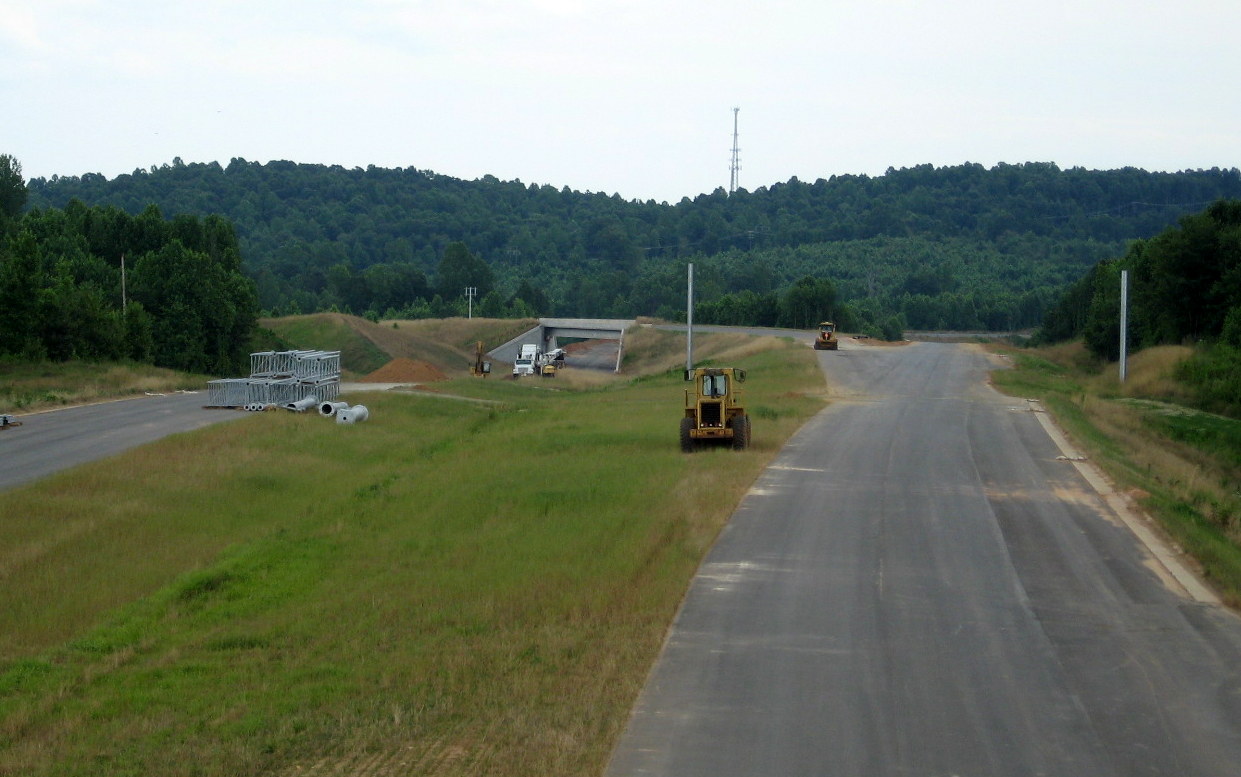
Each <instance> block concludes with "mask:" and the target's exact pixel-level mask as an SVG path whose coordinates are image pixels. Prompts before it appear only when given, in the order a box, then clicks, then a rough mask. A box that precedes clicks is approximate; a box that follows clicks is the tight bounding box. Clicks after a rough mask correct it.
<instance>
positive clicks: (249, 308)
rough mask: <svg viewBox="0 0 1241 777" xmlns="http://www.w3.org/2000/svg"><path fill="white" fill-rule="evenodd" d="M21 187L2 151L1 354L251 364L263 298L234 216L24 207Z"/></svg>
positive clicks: (198, 366) (229, 369) (212, 368)
mask: <svg viewBox="0 0 1241 777" xmlns="http://www.w3.org/2000/svg"><path fill="white" fill-rule="evenodd" d="M23 190H24V183H23V182H22V180H21V166H20V164H19V163H17V162H16V160H14V159H13V158H12V157H10V156H8V155H0V204H2V206H3V211H2V212H0V356H5V355H7V356H11V357H18V358H23V359H31V360H41V359H52V360H66V359H72V358H81V359H109V360H110V359H130V360H134V361H139V362H146V363H153V364H156V365H160V366H165V367H171V368H176V369H183V370H189V371H192V372H200V373H207V374H240V373H241V372H243V371H248V369H249V345H250V342H251V338H252V335H253V332H254V327H255V321H256V318H257V314H258V303H257V297H256V294H255V290H254V284H253V282H252V281H251V280H250V279H249V278H247V277H246V276H245V274H244V273H243V272H242V269H241V266H242V261H241V250H240V246H239V244H238V241H237V235H236V232H235V230H234V229H233V226H232V224H231V223H229V222H228V221H227V220H225V219H224V218H222V217H220V216H216V215H210V216H205V217H199V216H194V215H190V214H179V215H177V216H175V217H173V218H172V219H166V218H164V216H163V215H162V214H161V213H160V210H159V208H157V207H156V206H154V205H149V206H147V207H146V208H144V209H143V210H142V211H141V212H140V213H139V214H137V215H133V216H131V215H129V214H127V213H126V212H124V211H122V210H121V209H119V208H117V207H115V206H96V207H87V206H85V205H83V204H82V203H81V202H79V201H76V200H75V201H71V202H70V203H69V204H68V205H67V206H66V207H65V208H64V209H55V208H40V209H35V210H31V211H29V212H23V210H24V209H23V206H24V196H23V193H24V191H23Z"/></svg>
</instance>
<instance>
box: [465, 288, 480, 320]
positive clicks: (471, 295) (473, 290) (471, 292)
mask: <svg viewBox="0 0 1241 777" xmlns="http://www.w3.org/2000/svg"><path fill="white" fill-rule="evenodd" d="M477 293H478V287H477V286H466V287H465V297H466V299H468V300H469V301H470V302H469V312H468V313H467V314H466V318H474V295H475V294H477Z"/></svg>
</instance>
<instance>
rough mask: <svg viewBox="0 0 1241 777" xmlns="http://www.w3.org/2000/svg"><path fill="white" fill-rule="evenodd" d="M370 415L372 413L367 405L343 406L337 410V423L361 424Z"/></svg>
mask: <svg viewBox="0 0 1241 777" xmlns="http://www.w3.org/2000/svg"><path fill="white" fill-rule="evenodd" d="M369 417H370V413H369V412H368V411H367V409H366V405H354V406H353V407H342V408H341V409H340V410H337V411H336V423H338V424H360V423H362V422H363V421H365V420H366V419H367V418H369Z"/></svg>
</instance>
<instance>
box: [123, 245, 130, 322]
mask: <svg viewBox="0 0 1241 777" xmlns="http://www.w3.org/2000/svg"><path fill="white" fill-rule="evenodd" d="M128 312H129V305H128V303H127V302H126V300H125V254H121V315H122V316H124V315H125V314H126V313H128Z"/></svg>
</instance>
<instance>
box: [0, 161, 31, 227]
mask: <svg viewBox="0 0 1241 777" xmlns="http://www.w3.org/2000/svg"><path fill="white" fill-rule="evenodd" d="M26 196H27V192H26V181H25V179H23V178H22V165H21V162H18V161H17V160H16V159H14V158H13V157H12V156H10V155H8V154H0V226H3V224H4V222H5V221H6V220H8V219H15V218H17V217H18V216H20V215H21V213H22V209H23V208H25V207H26Z"/></svg>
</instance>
